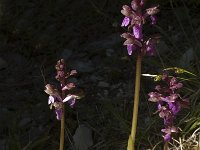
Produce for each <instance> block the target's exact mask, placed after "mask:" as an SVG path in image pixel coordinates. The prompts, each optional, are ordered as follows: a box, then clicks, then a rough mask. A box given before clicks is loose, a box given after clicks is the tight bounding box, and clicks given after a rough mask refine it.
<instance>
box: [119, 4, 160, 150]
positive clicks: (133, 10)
mask: <svg viewBox="0 0 200 150" xmlns="http://www.w3.org/2000/svg"><path fill="white" fill-rule="evenodd" d="M144 5H145V0H132V1H131V6H128V5H124V6H123V7H122V10H121V13H122V14H123V15H124V16H125V17H124V19H123V21H122V24H121V26H122V27H128V29H127V32H125V33H123V34H122V35H121V37H123V38H125V39H126V41H125V42H124V44H123V45H126V46H127V51H128V54H129V55H132V53H133V52H134V54H136V57H137V60H136V75H135V92H134V106H133V118H132V127H131V134H130V136H129V140H128V147H127V149H128V150H134V149H135V139H136V131H137V118H138V106H139V97H140V78H141V66H142V65H141V64H142V57H143V56H144V55H149V56H152V55H154V54H155V44H156V43H157V42H158V41H159V36H158V35H150V36H146V33H145V32H144V24H145V23H146V22H148V20H150V22H151V23H150V24H151V25H152V24H153V25H154V24H156V22H157V17H156V14H157V13H158V12H159V9H158V5H156V6H153V7H150V8H148V9H145V7H144Z"/></svg>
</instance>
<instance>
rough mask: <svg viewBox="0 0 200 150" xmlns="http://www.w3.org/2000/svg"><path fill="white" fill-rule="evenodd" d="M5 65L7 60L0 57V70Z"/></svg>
mask: <svg viewBox="0 0 200 150" xmlns="http://www.w3.org/2000/svg"><path fill="white" fill-rule="evenodd" d="M7 65H8V64H7V62H6V61H5V60H4V59H3V58H0V70H1V69H5V68H6V67H7Z"/></svg>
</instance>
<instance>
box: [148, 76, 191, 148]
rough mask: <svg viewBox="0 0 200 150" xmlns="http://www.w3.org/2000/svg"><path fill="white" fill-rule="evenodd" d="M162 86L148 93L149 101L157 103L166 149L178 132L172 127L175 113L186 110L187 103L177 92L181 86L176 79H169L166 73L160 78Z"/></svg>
mask: <svg viewBox="0 0 200 150" xmlns="http://www.w3.org/2000/svg"><path fill="white" fill-rule="evenodd" d="M161 78H162V81H163V84H162V85H161V84H159V85H157V86H156V87H155V90H156V91H155V92H150V93H149V94H148V95H149V101H151V102H156V103H157V109H158V110H157V113H159V117H160V118H163V123H164V127H165V128H164V129H162V130H161V131H162V132H163V133H164V135H163V138H164V141H165V148H166V147H168V146H167V143H168V142H169V141H170V140H171V138H172V134H173V133H175V132H178V128H177V127H175V126H174V120H175V119H176V116H177V113H178V112H179V111H180V110H181V108H182V107H185V108H188V107H189V102H188V100H187V99H183V98H182V97H181V95H180V94H179V90H180V89H181V88H182V87H183V84H182V83H181V82H179V81H178V80H177V78H176V77H169V76H168V75H167V74H166V73H164V74H163V75H162V76H161Z"/></svg>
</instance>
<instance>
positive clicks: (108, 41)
mask: <svg viewBox="0 0 200 150" xmlns="http://www.w3.org/2000/svg"><path fill="white" fill-rule="evenodd" d="M121 41H122V38H121V37H120V34H119V33H115V34H112V35H110V36H108V37H105V38H104V39H101V40H99V41H95V42H93V43H91V44H89V45H88V46H87V47H86V49H88V50H91V49H92V50H94V49H96V48H98V49H109V48H112V47H114V46H115V45H116V44H117V43H120V42H121Z"/></svg>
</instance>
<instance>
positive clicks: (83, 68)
mask: <svg viewBox="0 0 200 150" xmlns="http://www.w3.org/2000/svg"><path fill="white" fill-rule="evenodd" d="M70 67H71V68H73V69H76V70H77V72H78V73H79V72H81V73H89V72H92V71H94V69H95V68H94V66H93V64H92V63H91V61H87V62H86V61H78V60H75V61H74V62H72V61H71V62H70Z"/></svg>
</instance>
